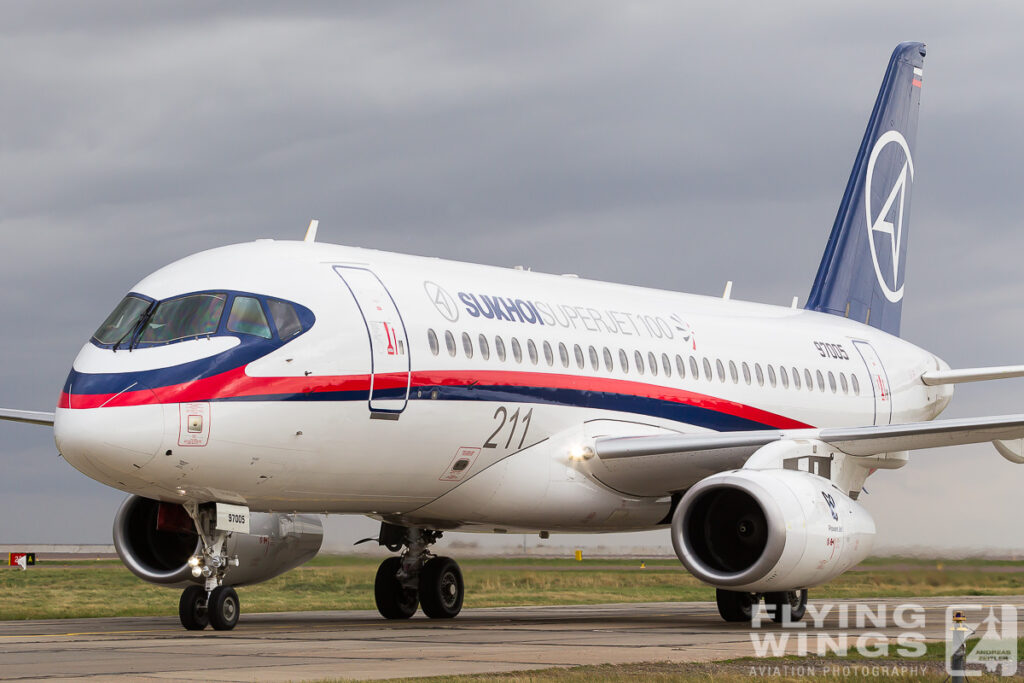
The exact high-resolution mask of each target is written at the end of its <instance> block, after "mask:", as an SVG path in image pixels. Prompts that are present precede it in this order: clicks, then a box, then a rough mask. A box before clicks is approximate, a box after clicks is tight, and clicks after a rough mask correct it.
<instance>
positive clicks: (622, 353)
mask: <svg viewBox="0 0 1024 683" xmlns="http://www.w3.org/2000/svg"><path fill="white" fill-rule="evenodd" d="M619 366H620V367H621V368H622V371H623V372H626V373H628V372H629V354H628V353H626V350H625V349H619Z"/></svg>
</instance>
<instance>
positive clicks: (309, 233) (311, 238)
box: [302, 218, 320, 242]
mask: <svg viewBox="0 0 1024 683" xmlns="http://www.w3.org/2000/svg"><path fill="white" fill-rule="evenodd" d="M319 225H320V221H318V220H317V219H315V218H314V219H313V220H311V221H310V222H309V227H308V228H306V237H305V238H304V239H303V240H302V241H303V242H316V229H317V227H318V226H319Z"/></svg>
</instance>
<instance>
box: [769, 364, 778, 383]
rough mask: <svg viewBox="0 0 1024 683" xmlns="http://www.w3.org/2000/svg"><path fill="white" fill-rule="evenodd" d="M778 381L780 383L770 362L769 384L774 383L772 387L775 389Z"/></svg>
mask: <svg viewBox="0 0 1024 683" xmlns="http://www.w3.org/2000/svg"><path fill="white" fill-rule="evenodd" d="M777 383H778V381H777V380H776V379H775V368H774V367H772V364H771V363H769V364H768V384H770V385H772V389H774V388H775V385H776V384H777Z"/></svg>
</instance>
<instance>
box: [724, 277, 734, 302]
mask: <svg viewBox="0 0 1024 683" xmlns="http://www.w3.org/2000/svg"><path fill="white" fill-rule="evenodd" d="M722 298H723V299H726V300H728V299H731V298H732V280H729V281H728V282H726V283H725V291H724V292H722Z"/></svg>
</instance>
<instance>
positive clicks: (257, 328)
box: [228, 296, 271, 339]
mask: <svg viewBox="0 0 1024 683" xmlns="http://www.w3.org/2000/svg"><path fill="white" fill-rule="evenodd" d="M228 330H229V331H230V332H241V333H242V334H251V335H254V336H257V337H263V338H264V339H270V337H271V334H270V325H268V324H267V316H265V315H264V314H263V307H262V306H260V302H259V299H254V298H252V297H251V296H236V297H235V301H234V303H233V304H231V315H229V316H228Z"/></svg>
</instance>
